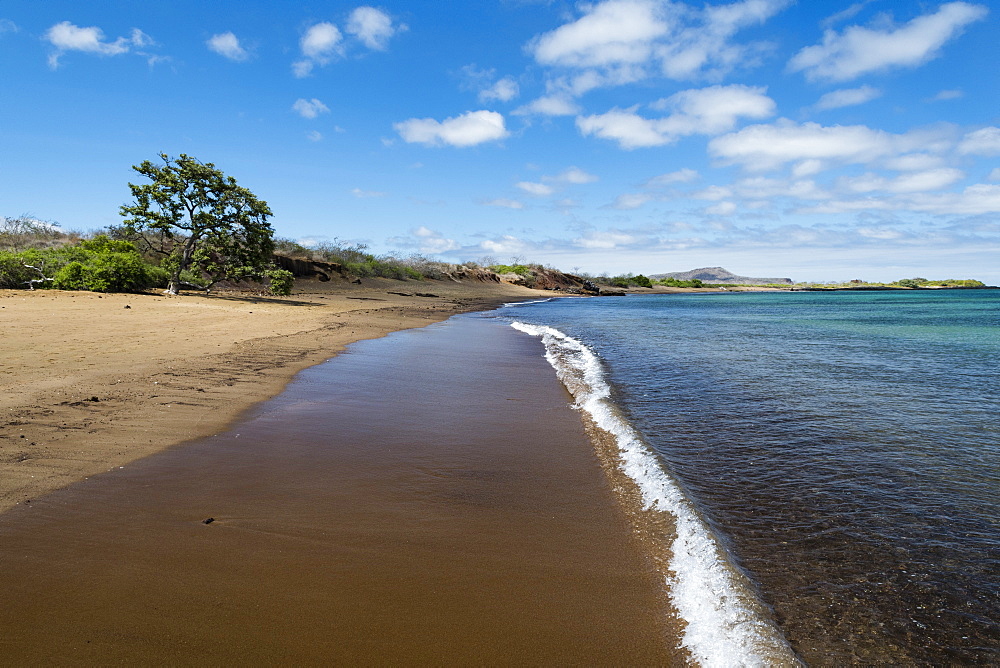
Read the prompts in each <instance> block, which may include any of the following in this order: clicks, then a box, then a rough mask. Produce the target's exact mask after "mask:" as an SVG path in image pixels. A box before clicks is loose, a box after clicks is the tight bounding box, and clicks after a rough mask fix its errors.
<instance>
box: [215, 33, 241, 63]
mask: <svg viewBox="0 0 1000 668" xmlns="http://www.w3.org/2000/svg"><path fill="white" fill-rule="evenodd" d="M205 44H207V45H208V48H209V49H210V50H212V51H214V52H215V53H217V54H219V55H220V56H222V57H224V58H228V59H229V60H232V61H233V62H236V63H242V62H245V61H247V60H249V58H250V53H249V52H248V51H247V50H246V49H244V48H243V47H242V46H241V45H240V40H239V38H238V37H236V35H234V34H233V33H231V32H223V33H219V34H218V35H212V36H211V37H210V38H209V39H208V41H206V42H205Z"/></svg>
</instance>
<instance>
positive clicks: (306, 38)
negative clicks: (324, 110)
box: [292, 22, 343, 79]
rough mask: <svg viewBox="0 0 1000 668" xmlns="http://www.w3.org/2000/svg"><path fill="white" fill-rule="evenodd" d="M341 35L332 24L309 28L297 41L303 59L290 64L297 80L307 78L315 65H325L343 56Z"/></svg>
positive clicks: (320, 24)
mask: <svg viewBox="0 0 1000 668" xmlns="http://www.w3.org/2000/svg"><path fill="white" fill-rule="evenodd" d="M342 41H343V35H342V34H341V33H340V29H339V28H337V26H335V25H333V24H332V23H327V22H322V23H317V24H315V25H313V26H310V27H309V28H308V29H307V30H306V32H305V34H304V35H302V38H301V39H300V40H299V48H300V49H301V51H302V55H303V58H302V60H298V61H296V62H294V63H292V71H293V72H294V73H295V76H296V77H298V78H300V79H301V78H303V77H307V76H309V75H310V74H311V73H312V71H313V68H314V67H316V66H317V65H320V66H322V65H327V64H329V63H330V62H331V61H332V60H333V59H334V58H335V57H336V56H339V55H342V54H343V45H342Z"/></svg>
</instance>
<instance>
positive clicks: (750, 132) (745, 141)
mask: <svg viewBox="0 0 1000 668" xmlns="http://www.w3.org/2000/svg"><path fill="white" fill-rule="evenodd" d="M898 143H899V142H898V136H897V135H891V134H889V133H887V132H883V131H881V130H872V129H871V128H868V127H866V126H864V125H849V126H842V125H834V126H822V125H819V124H818V123H804V124H802V125H796V124H795V123H792V122H791V121H787V120H782V121H779V122H778V123H777V124H773V125H751V126H749V127H746V128H743V129H742V130H740V131H738V132H734V133H731V134H727V135H723V136H721V137H715V138H714V139H712V140H711V141H710V142H709V144H708V150H709V153H710V154H711V155H713V156H714V157H716V158H718V159H720V160H722V161H724V162H725V163H726V164H742V165H743V166H744V167H745V168H747V169H756V170H766V169H774V168H777V167H780V166H781V165H783V164H785V163H789V162H797V161H799V160H820V161H824V162H828V161H834V162H838V163H865V162H869V161H871V160H874V159H876V158H879V157H884V156H888V155H891V154H893V153H894V152H895V150H896V147H897V144H898Z"/></svg>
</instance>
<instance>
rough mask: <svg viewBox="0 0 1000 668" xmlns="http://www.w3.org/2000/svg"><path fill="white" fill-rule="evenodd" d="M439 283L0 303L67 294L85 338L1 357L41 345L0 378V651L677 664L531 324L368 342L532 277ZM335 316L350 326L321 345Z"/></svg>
mask: <svg viewBox="0 0 1000 668" xmlns="http://www.w3.org/2000/svg"><path fill="white" fill-rule="evenodd" d="M443 287H444V288H446V289H438V287H437V286H435V292H434V294H437V295H438V296H436V297H427V296H424V297H418V296H416V295H413V296H406V295H388V294H387V293H386V290H385V286H384V285H383V286H366V287H364V286H363V289H352V290H351V291H350V292H344V293H341V294H332V293H326V294H323V293H310V294H298V295H296V296H295V297H294V298H292V299H288V300H269V299H259V298H257V299H253V298H234V297H231V296H229V297H227V296H220V297H207V298H206V297H194V298H191V297H188V296H184V297H181V298H179V299H166V298H162V297H158V296H153V295H150V296H136V295H128V296H125V295H118V296H108V295H103V296H99V295H89V294H49V293H40V294H30V295H26V294H23V293H21V294H11V295H9V296H7V298H6V299H5V300H4V302H3V304H2V305H3V307H4V308H3V309H0V313H3V315H4V317H5V318H6V317H7V316H8V314H7V313H5V312H6V311H15V310H16V312H18V313H19V315H20V316H21V318H20V319H19V320H21V321H22V324H21V325H20V329H19V330H18V331H20V332H21V333H22V334H25V335H27V333H29V332H30V329H31V328H30V327H29V326H28V325H27V323H26V322H23V321H24V320H27V319H28V318H29V316H31V318H32V319H33V321H34V322H35V323H38V322H42V321H44V320H45V316H46V314H50V317H52V318H58V317H59V316H58V313H59V312H62V313H63V314H65V313H67V311H69V312H72V313H74V314H75V318H73V319H69V316H66V315H64V316H63V317H66V318H67V319H66V320H65V321H64V322H66V323H70V322H72V323H74V327H79V329H78V330H76V329H75V330H74V331H81V332H87V331H90V329H91V328H93V331H94V332H95V336H94V340H96V341H98V342H100V343H98V344H96V347H95V343H94V340H87V341H85V340H84V339H85V337H84V336H69V335H66V334H63V335H62V336H59V335H56V334H54V333H53V332H52V331H50V335H49V337H48V338H45V339H44V344H45V345H44V346H41V345H40V343H39V341H33V342H31V345H30V348H31V350H32V351H33V355H34V357H29V356H28V355H27V354H24V355H22V357H15V358H14V359H15V360H20V361H19V364H20V365H21V366H20V367H18V369H19V371H18V372H19V373H27V371H28V369H29V368H31V366H32V365H36V366H37V365H42V367H43V368H46V367H45V364H46V363H48V364H49V365H51V368H50V371H49V372H48V374H37V375H36V380H35V382H34V383H30V384H25V388H26V389H25V391H20V392H18V389H17V387H16V383H13V382H10V381H9V380H8V381H7V382H8V383H9V384H8V386H7V387H5V390H6V391H7V394H5V401H6V402H8V403H7V404H5V405H4V408H5V409H6V410H7V411H8V413H9V414H11V415H17V416H19V417H12V418H8V428H7V429H5V430H4V436H5V438H4V447H5V448H8V449H7V450H5V453H13V454H14V456H10V455H9V454H8V455H6V457H7V459H6V461H5V463H4V467H5V468H4V471H6V470H11V471H16V472H17V473H18V474H19V475H17V476H13V475H11V476H8V475H6V474H4V478H3V479H4V485H5V493H6V494H7V497H6V498H8V499H9V500H10V501H9V504H8V512H6V513H3V514H2V515H0V561H2V562H3V563H4V564H5V568H4V570H3V573H2V574H0V597H2V598H3V599H4V601H5V603H6V605H5V607H4V609H3V611H2V612H0V629H3V635H4V641H3V643H2V644H0V653H2V654H3V655H4V656H5V658H7V659H8V660H14V661H17V662H19V663H22V664H28V665H30V664H39V665H41V664H51V663H52V662H61V663H66V662H68V663H80V664H82V663H107V662H112V663H117V662H122V663H136V662H138V663H182V664H213V665H218V664H220V663H232V662H242V663H246V662H253V663H261V662H263V663H268V664H271V663H279V662H281V663H289V662H293V663H296V664H299V665H320V664H328V663H330V662H334V663H337V662H344V663H359V662H360V663H369V664H394V665H395V664H400V663H407V664H414V665H416V664H419V665H452V664H456V663H458V664H483V663H490V664H497V665H537V664H540V663H547V664H548V663H563V664H579V663H596V664H602V665H611V664H629V665H679V664H681V663H685V662H686V661H687V660H688V659H689V657H687V656H686V655H685V653H683V652H682V651H680V650H677V649H674V648H675V647H676V644H677V639H678V638H679V633H680V630H679V628H680V627H679V623H678V622H677V620H676V617H675V616H674V613H673V611H672V610H671V609H670V606H669V604H668V603H667V602H666V599H665V595H664V591H663V582H662V574H661V572H660V571H659V570H658V569H657V565H656V562H655V559H654V558H653V557H652V556H651V554H650V553H649V552H648V551H647V550H646V549H645V548H644V545H643V541H644V537H643V536H642V534H641V533H638V532H637V531H636V528H635V526H633V524H632V522H631V521H630V517H629V512H628V509H627V508H625V507H622V506H621V505H620V504H619V503H618V495H617V494H616V492H615V491H614V490H615V488H616V487H617V486H619V485H620V481H616V480H614V479H611V478H609V477H608V476H607V475H606V471H605V467H603V466H602V464H601V455H600V454H599V453H598V452H596V451H595V450H594V447H593V444H592V443H591V442H590V439H589V438H588V436H587V433H586V428H585V425H584V423H583V422H582V421H581V420H580V417H579V415H578V414H577V413H576V412H574V411H573V410H571V409H570V406H569V402H570V399H571V398H570V395H569V394H568V392H567V391H566V389H565V388H564V387H563V386H562V385H561V384H560V383H559V381H558V380H557V379H556V377H555V375H554V374H553V373H552V371H551V367H550V366H549V365H548V363H547V362H546V361H545V360H544V359H543V357H542V355H541V352H542V349H541V345H540V343H539V342H538V341H537V340H535V339H533V338H531V337H526V336H523V335H522V334H520V333H518V332H515V331H514V330H513V329H511V328H509V327H507V326H506V325H505V324H503V323H502V322H497V321H495V320H492V319H491V318H489V317H484V316H480V315H476V316H464V317H463V318H459V319H456V320H450V321H448V322H446V323H440V324H436V325H434V326H432V327H424V328H419V329H410V330H409V331H402V332H395V333H392V335H391V336H387V337H384V338H378V337H380V336H382V335H385V334H389V333H390V330H392V329H401V328H407V327H409V328H412V327H418V326H419V325H426V324H428V323H432V322H434V321H440V320H443V319H445V318H446V317H447V316H449V315H450V314H452V313H455V312H456V311H468V310H481V309H484V308H487V307H489V306H493V305H496V304H498V303H500V302H504V301H511V300H512V299H523V298H531V297H537V296H539V295H537V294H533V293H531V292H529V291H526V290H520V289H511V288H510V287H509V286H495V285H494V286H488V287H487V286H484V287H482V288H478V287H477V288H474V289H472V290H469V289H465V288H463V287H461V286H459V287H457V288H451V286H443ZM390 288H397V289H393V290H391V291H393V292H403V291H404V290H398V284H390ZM425 294H426V293H425ZM543 294H544V293H543ZM381 300H384V301H381ZM424 300H426V301H424ZM126 305H127V306H129V307H130V308H125V307H126ZM258 315H260V316H262V317H260V318H254V316H258ZM132 316H139V317H138V318H134V319H131V320H130V319H129V318H131V317H132ZM49 322H51V323H55V320H51V321H49ZM140 323H141V326H137V325H140ZM160 328H165V329H167V336H165V337H164V338H160V337H158V336H157V335H156V332H157V330H158V329H160ZM360 339H375V340H366V341H358V343H356V344H355V345H353V346H351V348H350V350H349V351H348V352H347V353H345V354H343V355H336V356H334V355H333V354H334V353H335V352H336V351H337V350H338V349H340V348H343V347H344V346H345V345H346V344H348V343H349V342H351V341H354V340H360ZM134 340H136V341H137V345H132V344H133V342H134ZM167 341H169V345H170V347H172V348H176V349H178V350H180V351H183V353H184V354H174V355H172V354H170V352H169V351H168V346H167ZM5 345H6V346H8V348H9V349H11V350H14V349H16V347H15V346H9V344H8V343H7V340H6V339H5ZM49 347H51V348H53V349H56V350H58V351H61V352H59V354H56V353H53V354H47V353H46V352H45V350H46V348H49ZM213 347H215V348H220V349H221V350H218V351H216V350H213ZM120 351H123V352H120ZM119 356H120V357H121V358H123V359H118V357H119ZM331 357H332V359H328V358H331ZM76 358H83V359H82V360H79V361H78V363H77V364H75V365H74V373H73V374H66V373H65V369H63V370H62V372H61V371H60V364H65V365H69V364H70V360H73V359H76ZM50 360H51V361H50ZM124 360H130V361H131V363H132V365H133V366H132V367H131V368H130V367H129V366H128V365H127V364H126V363H125V361H124ZM321 360H327V361H325V362H324V363H322V364H318V365H314V366H312V367H311V368H308V369H305V370H303V371H302V372H301V373H298V374H296V371H299V370H302V369H303V367H306V366H309V365H312V364H314V363H315V362H318V361H321ZM10 363H11V361H8V364H10ZM292 375H295V378H294V379H291V376H292ZM4 377H5V379H8V378H9V376H8V375H7V374H5V376H4ZM289 380H291V381H292V382H291V383H290V384H289ZM283 388H284V390H285V391H284V392H281V393H280V396H277V397H275V398H273V399H272V400H270V401H265V402H261V400H262V399H265V398H267V397H271V396H273V395H275V394H277V393H278V392H279V391H280V390H282V389H283ZM88 395H90V396H88ZM95 397H96V399H95ZM254 402H257V403H254ZM11 422H17V423H18V424H13V425H11V424H10V423H11ZM226 427H229V429H226ZM21 434H23V435H24V436H25V438H23V439H22V438H21ZM212 434H214V435H212ZM199 437H204V438H199ZM183 441H186V442H185V443H183V445H182V447H173V448H171V447H169V446H170V445H173V444H178V443H180V442H183ZM33 449H37V450H33ZM32 452H38V453H39V456H37V457H25V456H22V455H21V454H19V453H28V454H30V453H32ZM144 455H146V456H144ZM18 466H21V467H23V468H22V469H20V470H19V469H18V468H17V467H18ZM96 473H103V474H102V475H94V474H96ZM32 476H35V477H32ZM74 481H79V482H78V484H69V483H72V482H74ZM56 488H59V489H56ZM46 491H49V492H50V493H48V494H44V493H43V492H46ZM29 495H30V496H29Z"/></svg>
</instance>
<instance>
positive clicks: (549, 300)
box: [500, 297, 556, 308]
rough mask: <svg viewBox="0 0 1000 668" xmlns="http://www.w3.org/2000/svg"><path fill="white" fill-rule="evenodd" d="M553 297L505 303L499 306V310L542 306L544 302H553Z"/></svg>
mask: <svg viewBox="0 0 1000 668" xmlns="http://www.w3.org/2000/svg"><path fill="white" fill-rule="evenodd" d="M555 299H556V298H555V297H545V298H544V299H532V300H530V301H526V302H506V303H504V304H501V305H500V308H513V307H515V306H530V305H531V304H544V303H545V302H551V301H555Z"/></svg>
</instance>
